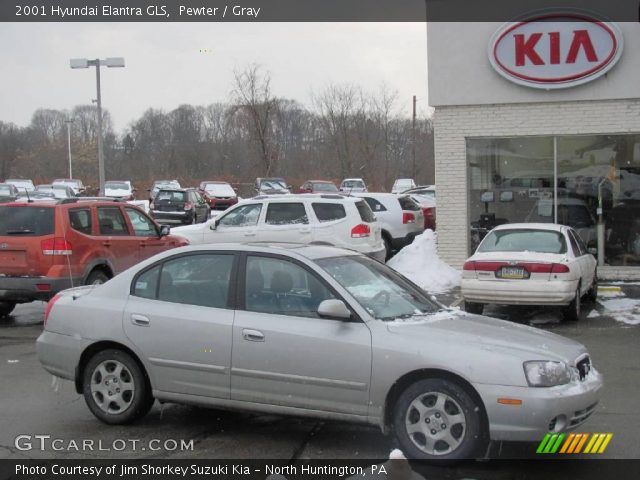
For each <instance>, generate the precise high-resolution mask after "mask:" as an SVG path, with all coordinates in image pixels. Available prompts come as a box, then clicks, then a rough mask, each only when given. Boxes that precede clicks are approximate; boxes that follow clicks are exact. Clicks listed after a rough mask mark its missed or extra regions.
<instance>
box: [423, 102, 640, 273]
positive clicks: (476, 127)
mask: <svg viewBox="0 0 640 480" xmlns="http://www.w3.org/2000/svg"><path fill="white" fill-rule="evenodd" d="M434 133H435V167H436V168H435V169H436V185H437V188H438V253H439V255H440V257H441V258H442V259H443V260H444V261H446V262H447V263H449V264H450V265H452V266H453V267H456V268H462V264H463V263H464V261H465V260H466V258H467V256H468V255H467V254H468V252H467V249H468V245H469V213H468V202H467V181H468V179H467V159H466V146H465V145H466V144H465V139H466V138H470V137H509V136H530V135H571V134H618V133H640V99H633V100H605V101H592V102H584V101H582V102H561V103H538V104H510V105H473V106H455V107H437V108H436V109H435V114H434Z"/></svg>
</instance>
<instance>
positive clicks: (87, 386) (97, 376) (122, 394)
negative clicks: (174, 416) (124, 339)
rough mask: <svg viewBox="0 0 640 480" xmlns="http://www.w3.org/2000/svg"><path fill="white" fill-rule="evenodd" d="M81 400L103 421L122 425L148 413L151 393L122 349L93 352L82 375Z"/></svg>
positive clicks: (131, 360) (134, 364)
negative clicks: (82, 395) (82, 398)
mask: <svg viewBox="0 0 640 480" xmlns="http://www.w3.org/2000/svg"><path fill="white" fill-rule="evenodd" d="M83 393H84V399H85V402H86V403H87V406H88V407H89V410H91V412H92V413H93V414H94V415H95V416H96V417H97V418H98V419H100V420H102V421H103V422H104V423H108V424H111V425H122V424H126V423H130V422H133V421H134V420H137V419H138V418H140V417H143V416H144V415H146V414H147V412H148V411H149V409H150V408H151V406H152V405H153V396H152V395H151V391H150V389H149V386H148V383H147V382H146V379H145V376H144V373H143V372H142V369H141V368H140V366H139V365H138V363H137V362H136V361H135V360H134V359H133V358H132V357H131V355H129V354H128V353H126V352H123V351H122V350H115V349H108V350H102V351H101V352H98V353H97V354H95V355H94V356H93V357H92V358H91V359H90V360H89V362H88V363H87V365H86V367H85V369H84V376H83Z"/></svg>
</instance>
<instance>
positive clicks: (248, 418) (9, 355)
mask: <svg viewBox="0 0 640 480" xmlns="http://www.w3.org/2000/svg"><path fill="white" fill-rule="evenodd" d="M618 287H619V286H617V287H614V289H615V288H618ZM605 294H607V295H618V296H615V297H613V299H627V303H629V301H633V299H640V285H638V284H625V285H622V286H621V292H620V293H616V292H613V293H612V292H610V291H608V292H605ZM622 294H624V296H623V295H622ZM441 299H442V301H443V302H445V303H447V304H450V303H452V302H453V303H455V302H456V294H455V292H454V293H452V294H449V295H444V296H441ZM608 301H609V299H603V302H604V303H598V304H596V305H595V306H593V305H588V306H587V308H588V309H589V310H590V311H589V313H588V314H587V315H585V317H586V318H584V319H583V321H581V322H579V323H577V324H567V323H564V322H562V321H561V315H560V313H559V312H557V311H555V310H553V309H549V310H547V309H537V310H532V309H528V308H495V307H494V308H491V309H489V310H487V313H489V314H491V315H494V316H498V317H501V318H506V319H509V320H511V321H515V322H521V323H529V324H534V325H536V326H537V327H538V328H544V329H547V330H550V331H553V332H556V333H559V334H562V335H565V336H568V337H571V338H574V339H576V340H578V341H580V342H582V343H584V344H585V345H586V346H587V347H588V348H589V350H590V353H591V355H592V358H593V361H594V365H595V366H596V368H598V369H599V370H600V371H601V372H603V373H604V375H605V380H606V387H605V390H604V398H603V400H602V402H601V404H600V405H599V407H598V410H597V412H596V413H595V414H594V415H593V416H592V417H591V419H590V420H589V421H588V422H587V423H585V424H584V425H583V426H582V428H581V431H583V432H613V434H614V437H613V440H612V441H611V443H610V445H609V447H608V449H607V451H606V452H605V454H604V455H602V456H601V458H640V449H639V448H638V445H640V413H639V411H638V398H640V381H639V380H640V358H639V355H638V353H639V352H640V350H639V348H638V345H640V325H629V324H626V323H623V322H622V321H620V319H621V318H622V319H624V318H627V319H631V321H633V317H631V316H629V313H628V311H627V313H626V314H625V315H627V317H624V315H622V314H621V313H620V312H618V313H615V312H613V313H612V311H611V308H609V309H607V308H606V307H605V305H607V304H608V303H607V302H608ZM638 303H640V301H638ZM626 307H627V310H629V308H630V307H629V305H626ZM43 310H44V304H42V303H34V304H29V305H22V306H19V307H17V308H16V310H15V312H14V315H13V316H11V317H10V318H8V319H2V320H0V379H1V380H0V381H1V382H2V387H1V388H0V390H1V391H2V394H1V395H0V412H2V415H0V458H14V459H22V458H107V457H114V458H151V457H153V458H190V459H194V458H247V459H248V458H263V459H273V458H277V459H289V460H292V461H295V459H308V458H310V459H315V458H371V459H374V458H377V459H383V458H388V455H389V452H390V451H391V450H392V449H393V448H394V444H393V442H392V440H391V439H390V438H388V437H385V436H383V435H382V434H381V433H380V432H379V431H377V430H376V429H374V428H368V427H363V426H360V425H349V424H342V423H334V422H318V421H314V420H305V419H298V418H284V417H276V416H268V415H251V414H243V413H232V412H223V411H218V410H206V409H201V408H193V407H185V406H178V405H165V406H164V407H161V406H159V405H157V404H156V405H155V406H154V408H153V410H152V411H151V413H150V414H149V415H148V416H147V417H145V418H144V419H143V420H142V421H140V422H139V423H136V424H134V425H131V426H127V427H107V426H105V425H103V424H101V423H100V422H98V421H97V420H96V419H95V418H94V417H93V416H92V415H91V414H90V413H89V410H88V409H87V407H86V406H85V403H84V400H83V398H82V397H81V396H79V395H78V394H76V393H75V391H74V388H73V386H72V385H71V383H69V382H53V381H52V376H51V375H49V374H47V373H46V372H45V371H44V370H43V369H42V368H41V367H40V365H39V363H38V360H37V358H36V355H35V348H34V340H35V339H36V337H37V336H38V334H39V332H40V331H41V329H42V325H41V319H42V313H43ZM614 310H615V309H614ZM636 314H637V315H638V318H640V307H638V310H637V311H636ZM615 317H617V318H618V320H616V319H615ZM21 434H26V435H39V434H40V435H51V436H52V438H59V439H63V441H62V442H59V443H58V445H59V446H60V445H63V446H64V445H68V442H69V441H71V440H75V441H76V442H79V443H80V442H81V441H82V440H85V439H86V440H93V441H94V442H95V443H94V445H95V450H94V451H85V452H81V453H78V452H74V451H69V452H67V451H54V450H52V449H51V448H50V446H48V448H46V449H45V450H44V451H41V450H40V449H35V450H30V451H20V450H18V449H16V447H15V443H14V442H15V438H16V436H18V435H21ZM117 439H125V440H126V441H127V442H128V444H127V447H126V448H125V449H124V450H123V451H117V450H116V449H119V448H120V446H121V445H120V444H118V443H117V442H116V443H115V444H114V441H116V440H117ZM151 439H160V440H162V441H164V440H165V439H170V440H176V441H177V442H178V443H179V442H180V440H185V441H187V442H189V441H191V440H193V450H190V451H180V449H179V448H178V449H175V448H174V445H173V443H172V442H170V443H169V445H168V448H161V447H162V442H160V444H158V443H155V444H153V445H150V444H149V443H148V441H149V440H151ZM98 440H101V441H102V445H101V448H103V449H104V448H111V450H110V451H106V450H102V451H99V450H98ZM131 440H139V443H138V445H137V449H136V450H134V449H133V448H131V442H130V441H131ZM33 444H34V446H38V442H36V441H34V442H33ZM159 447H160V449H159V450H152V448H159ZM534 450H535V445H531V444H519V443H505V444H501V445H500V444H497V445H494V446H493V448H492V451H491V457H492V458H502V459H509V458H533V457H535V455H534V453H533V452H534ZM452 468H454V469H455V472H456V474H455V475H454V477H455V478H460V475H466V476H470V475H476V478H479V477H482V475H480V476H478V475H477V474H478V469H482V470H481V471H483V472H485V473H486V466H483V465H482V464H477V463H476V464H474V463H471V464H469V465H464V466H458V467H452ZM510 468H515V470H516V471H517V470H518V468H519V467H517V464H516V466H515V467H510ZM452 471H454V470H452ZM494 478H495V477H494ZM497 478H501V477H497Z"/></svg>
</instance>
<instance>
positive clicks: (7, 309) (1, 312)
mask: <svg viewBox="0 0 640 480" xmlns="http://www.w3.org/2000/svg"><path fill="white" fill-rule="evenodd" d="M14 308H16V302H0V317H6V316H7V315H9V314H10V313H11V312H13V309H14Z"/></svg>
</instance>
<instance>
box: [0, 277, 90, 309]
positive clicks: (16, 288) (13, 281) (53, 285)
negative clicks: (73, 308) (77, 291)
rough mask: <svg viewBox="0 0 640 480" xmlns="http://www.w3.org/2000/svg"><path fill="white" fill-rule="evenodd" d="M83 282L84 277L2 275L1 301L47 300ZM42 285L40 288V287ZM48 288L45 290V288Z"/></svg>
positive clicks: (0, 285)
mask: <svg viewBox="0 0 640 480" xmlns="http://www.w3.org/2000/svg"><path fill="white" fill-rule="evenodd" d="M82 284H83V279H82V278H69V277H66V278H52V277H0V301H6V302H16V303H28V302H33V301H34V300H42V301H45V302H46V301H47V300H49V299H50V298H51V297H53V296H54V295H55V294H56V293H58V292H60V291H62V290H64V289H66V288H71V287H74V286H75V287H77V286H78V285H82ZM38 286H40V288H38ZM45 286H48V290H46V291H44V290H43V289H44V288H47V287H45Z"/></svg>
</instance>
